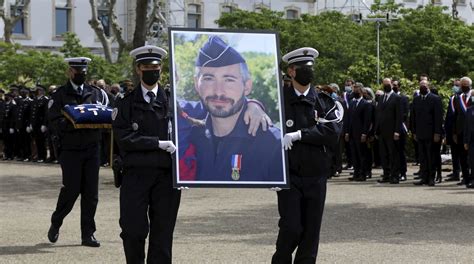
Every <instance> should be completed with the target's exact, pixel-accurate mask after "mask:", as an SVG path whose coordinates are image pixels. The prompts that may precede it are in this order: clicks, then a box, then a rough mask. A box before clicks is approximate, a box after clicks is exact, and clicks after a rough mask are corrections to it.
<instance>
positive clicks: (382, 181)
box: [377, 178, 390, 183]
mask: <svg viewBox="0 0 474 264" xmlns="http://www.w3.org/2000/svg"><path fill="white" fill-rule="evenodd" d="M377 182H378V183H386V182H390V180H389V179H387V178H382V179H379V180H377Z"/></svg>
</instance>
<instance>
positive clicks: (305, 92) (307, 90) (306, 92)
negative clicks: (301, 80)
mask: <svg viewBox="0 0 474 264" xmlns="http://www.w3.org/2000/svg"><path fill="white" fill-rule="evenodd" d="M293 89H294V90H295V93H296V95H297V96H301V95H304V96H307V95H308V93H309V89H311V87H308V89H306V91H304V92H303V93H301V92H300V91H298V90H296V89H295V88H293Z"/></svg>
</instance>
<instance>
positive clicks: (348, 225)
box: [0, 162, 474, 263]
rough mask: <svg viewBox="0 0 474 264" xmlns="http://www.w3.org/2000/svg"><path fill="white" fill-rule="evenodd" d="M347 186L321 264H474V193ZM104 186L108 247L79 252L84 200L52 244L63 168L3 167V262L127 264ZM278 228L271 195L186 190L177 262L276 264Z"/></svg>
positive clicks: (333, 211) (101, 233) (335, 192)
mask: <svg viewBox="0 0 474 264" xmlns="http://www.w3.org/2000/svg"><path fill="white" fill-rule="evenodd" d="M414 169H415V168H410V171H409V172H410V173H412V172H413V170H414ZM410 173H409V174H410ZM445 174H446V173H445ZM347 177H348V174H347V172H346V173H345V174H343V175H342V176H341V177H338V178H334V179H332V180H331V181H330V184H329V186H328V197H327V202H326V210H325V215H324V222H323V227H322V234H321V245H320V254H319V257H318V263H474V224H473V223H474V191H473V190H468V189H466V188H463V187H458V186H456V185H455V184H453V183H443V184H440V185H437V186H436V187H434V188H428V187H416V186H413V184H412V182H413V181H412V180H411V179H412V176H409V178H410V179H409V181H407V182H405V183H402V184H400V185H380V184H377V183H376V182H375V179H372V180H369V181H368V182H364V183H352V182H349V181H347ZM100 183H101V184H100V201H99V207H98V209H97V215H96V222H97V230H98V231H97V232H96V237H97V238H98V239H99V240H100V241H101V243H102V246H101V247H100V248H99V249H96V248H86V247H82V246H80V230H79V216H80V214H79V213H80V209H79V201H78V202H77V203H76V206H75V208H74V209H73V211H72V213H71V214H70V215H69V216H68V217H67V218H66V220H65V222H64V225H63V227H62V228H61V233H60V237H59V241H58V242H57V243H56V244H55V245H51V244H50V243H49V242H48V241H47V238H46V233H47V229H48V227H49V219H50V215H51V213H52V211H53V209H54V207H55V204H56V199H57V195H58V193H59V188H60V186H61V177H60V169H59V166H57V165H34V164H31V163H5V162H0V263H124V255H123V251H122V245H121V240H120V237H119V233H120V230H119V226H118V215H119V207H118V196H119V192H118V190H117V189H115V188H114V187H113V184H112V174H111V171H110V170H109V169H101V178H100ZM277 220H278V215H277V208H276V196H275V194H274V193H273V192H271V191H268V190H261V189H260V190H255V189H192V190H187V191H184V193H183V196H182V202H181V208H180V211H179V216H178V223H177V226H176V231H175V242H174V250H173V254H174V256H173V258H174V262H175V263H269V259H270V258H271V255H272V253H273V250H274V243H275V239H276V234H277Z"/></svg>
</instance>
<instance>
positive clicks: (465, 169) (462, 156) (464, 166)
mask: <svg viewBox="0 0 474 264" xmlns="http://www.w3.org/2000/svg"><path fill="white" fill-rule="evenodd" d="M457 137H458V143H459V144H457V146H458V154H459V163H460V164H461V172H462V177H463V178H464V180H466V179H467V178H469V174H470V173H469V162H468V157H467V156H468V151H467V150H465V149H464V144H463V143H462V140H463V138H464V135H463V134H459V135H457Z"/></svg>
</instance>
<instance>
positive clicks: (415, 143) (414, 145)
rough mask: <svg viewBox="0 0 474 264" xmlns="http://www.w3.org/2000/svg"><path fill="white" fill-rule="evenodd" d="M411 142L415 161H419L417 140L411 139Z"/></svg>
mask: <svg viewBox="0 0 474 264" xmlns="http://www.w3.org/2000/svg"><path fill="white" fill-rule="evenodd" d="M411 143H412V144H413V149H414V150H415V162H416V163H420V152H419V151H418V142H416V140H415V139H413V138H412V139H411Z"/></svg>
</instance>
